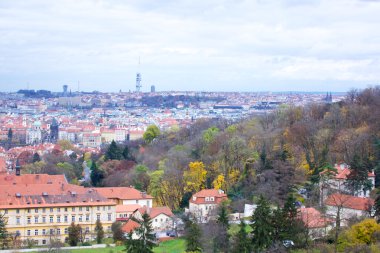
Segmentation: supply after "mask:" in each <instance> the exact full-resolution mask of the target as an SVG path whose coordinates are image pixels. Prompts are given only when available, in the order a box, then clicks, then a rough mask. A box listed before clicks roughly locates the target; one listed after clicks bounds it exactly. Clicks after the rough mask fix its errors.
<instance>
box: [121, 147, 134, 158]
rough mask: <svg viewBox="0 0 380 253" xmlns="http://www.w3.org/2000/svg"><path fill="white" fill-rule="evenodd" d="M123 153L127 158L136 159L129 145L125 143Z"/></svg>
mask: <svg viewBox="0 0 380 253" xmlns="http://www.w3.org/2000/svg"><path fill="white" fill-rule="evenodd" d="M122 155H123V157H124V159H125V160H134V159H133V157H132V154H131V151H130V150H129V147H128V145H125V147H124V149H123V152H122Z"/></svg>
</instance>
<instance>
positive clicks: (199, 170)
mask: <svg viewBox="0 0 380 253" xmlns="http://www.w3.org/2000/svg"><path fill="white" fill-rule="evenodd" d="M206 175H207V170H205V165H204V164H203V162H198V161H196V162H190V163H189V170H187V171H185V173H184V179H185V183H186V186H185V191H190V192H198V191H199V190H201V189H203V188H204V187H205V183H206Z"/></svg>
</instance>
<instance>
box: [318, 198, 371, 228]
mask: <svg viewBox="0 0 380 253" xmlns="http://www.w3.org/2000/svg"><path fill="white" fill-rule="evenodd" d="M374 204H375V203H374V201H373V199H370V198H362V197H356V196H351V195H346V194H339V193H335V194H332V195H330V196H328V198H327V199H326V201H325V205H326V215H327V216H328V217H331V218H332V219H335V218H336V216H337V215H338V213H339V216H340V217H341V224H342V225H343V226H345V225H347V224H348V220H349V219H351V218H354V217H371V216H372V215H373V213H374V209H373V206H374Z"/></svg>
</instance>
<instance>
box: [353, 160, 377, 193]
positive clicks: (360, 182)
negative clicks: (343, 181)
mask: <svg viewBox="0 0 380 253" xmlns="http://www.w3.org/2000/svg"><path fill="white" fill-rule="evenodd" d="M369 166H371V165H370V162H368V161H366V160H363V159H360V157H359V155H357V154H355V155H354V157H353V159H352V161H351V163H350V174H349V175H348V176H347V186H348V188H349V189H350V190H351V192H352V193H354V192H357V191H360V190H364V191H368V190H370V189H371V187H372V183H371V181H370V180H369V179H368V172H369V169H371V168H368V167H369Z"/></svg>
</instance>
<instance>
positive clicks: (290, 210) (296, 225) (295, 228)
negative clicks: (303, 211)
mask: <svg viewBox="0 0 380 253" xmlns="http://www.w3.org/2000/svg"><path fill="white" fill-rule="evenodd" d="M296 201H297V200H296V198H295V197H294V195H293V194H289V195H288V198H287V199H286V202H285V204H284V208H283V209H282V219H283V229H282V234H281V238H280V239H281V240H292V241H293V242H295V243H296V244H298V245H300V243H302V242H301V236H303V235H304V234H305V233H304V232H305V227H304V224H303V222H302V220H301V219H298V217H297V214H298V211H297V207H296Z"/></svg>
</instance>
